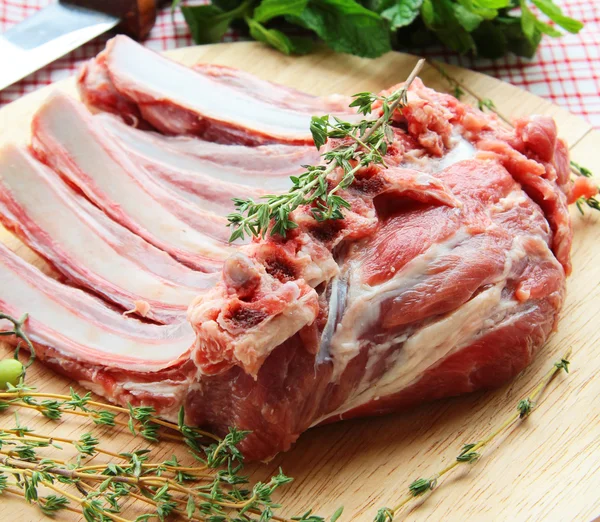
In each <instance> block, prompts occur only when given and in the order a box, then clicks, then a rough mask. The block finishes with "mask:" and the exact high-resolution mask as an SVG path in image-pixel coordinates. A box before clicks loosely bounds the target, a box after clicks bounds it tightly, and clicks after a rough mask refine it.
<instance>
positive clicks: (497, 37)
mask: <svg viewBox="0 0 600 522" xmlns="http://www.w3.org/2000/svg"><path fill="white" fill-rule="evenodd" d="M473 38H474V39H475V43H476V44H477V55H478V56H481V57H483V58H489V59H490V60H495V59H497V58H500V57H502V56H504V55H505V54H506V52H507V50H508V41H507V39H506V35H505V34H504V31H502V29H500V27H498V25H497V24H495V23H494V22H491V21H489V20H484V21H483V22H482V23H481V25H480V26H479V27H478V28H477V29H476V30H475V32H474V33H473Z"/></svg>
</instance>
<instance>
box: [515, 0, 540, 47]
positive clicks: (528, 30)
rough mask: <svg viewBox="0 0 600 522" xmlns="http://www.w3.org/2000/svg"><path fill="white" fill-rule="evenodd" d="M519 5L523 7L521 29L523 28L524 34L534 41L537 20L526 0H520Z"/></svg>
mask: <svg viewBox="0 0 600 522" xmlns="http://www.w3.org/2000/svg"><path fill="white" fill-rule="evenodd" d="M519 4H520V6H521V27H522V28H523V34H524V35H525V36H526V37H527V39H528V40H529V41H533V40H534V38H535V33H536V31H537V29H536V26H535V22H536V21H537V19H536V17H535V15H534V14H533V13H532V12H531V10H530V9H529V7H527V2H526V0H520V1H519Z"/></svg>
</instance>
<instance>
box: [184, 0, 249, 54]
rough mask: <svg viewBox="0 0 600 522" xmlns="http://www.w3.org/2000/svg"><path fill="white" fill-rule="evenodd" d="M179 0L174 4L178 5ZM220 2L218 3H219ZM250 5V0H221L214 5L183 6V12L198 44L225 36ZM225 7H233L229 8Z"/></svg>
mask: <svg viewBox="0 0 600 522" xmlns="http://www.w3.org/2000/svg"><path fill="white" fill-rule="evenodd" d="M176 2H177V0H175V1H174V2H173V5H175V6H176V5H177V3H176ZM217 4H218V5H217ZM249 6H250V0H245V1H244V2H239V1H236V0H226V1H224V0H220V1H216V2H214V3H213V4H212V5H192V6H186V5H183V6H181V12H182V14H183V17H184V18H185V21H186V23H187V24H188V26H189V28H190V32H191V33H192V38H193V40H194V42H195V43H197V44H206V43H215V42H218V41H220V40H221V38H223V35H224V34H225V33H226V32H227V29H228V28H229V26H230V25H231V22H233V21H234V20H235V19H237V18H243V17H244V16H245V15H246V11H247V10H248V8H249ZM225 7H231V9H229V10H227V9H225Z"/></svg>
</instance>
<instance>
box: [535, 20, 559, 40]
mask: <svg viewBox="0 0 600 522" xmlns="http://www.w3.org/2000/svg"><path fill="white" fill-rule="evenodd" d="M535 27H536V28H537V30H538V31H540V32H542V33H544V34H547V35H548V36H552V37H553V38H557V37H559V36H562V35H563V33H561V32H560V31H559V30H558V29H556V28H555V27H552V26H551V25H549V24H547V23H545V22H542V21H541V20H537V19H536V21H535Z"/></svg>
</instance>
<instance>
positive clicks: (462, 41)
mask: <svg viewBox="0 0 600 522" xmlns="http://www.w3.org/2000/svg"><path fill="white" fill-rule="evenodd" d="M456 5H457V4H455V3H454V2H452V1H451V0H423V5H422V6H421V16H422V17H423V21H424V22H425V25H426V26H427V28H428V29H430V30H431V31H433V32H435V35H436V36H437V37H438V38H439V40H440V41H441V42H442V43H444V44H445V45H447V46H448V47H450V48H451V49H454V50H455V51H458V52H459V53H466V52H468V51H471V50H475V49H476V46H475V40H473V37H472V36H471V35H470V34H469V32H468V31H467V30H466V29H465V28H464V27H463V25H462V24H463V23H465V24H466V25H468V23H466V22H465V20H464V19H463V20H462V23H461V21H459V19H458V17H457V14H456V11H455V7H456ZM478 25H479V24H478Z"/></svg>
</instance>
